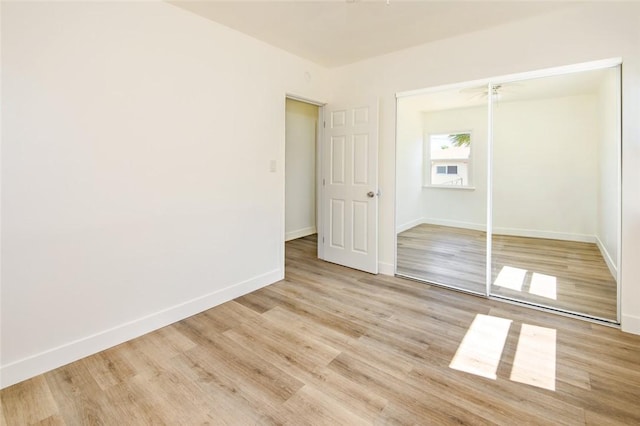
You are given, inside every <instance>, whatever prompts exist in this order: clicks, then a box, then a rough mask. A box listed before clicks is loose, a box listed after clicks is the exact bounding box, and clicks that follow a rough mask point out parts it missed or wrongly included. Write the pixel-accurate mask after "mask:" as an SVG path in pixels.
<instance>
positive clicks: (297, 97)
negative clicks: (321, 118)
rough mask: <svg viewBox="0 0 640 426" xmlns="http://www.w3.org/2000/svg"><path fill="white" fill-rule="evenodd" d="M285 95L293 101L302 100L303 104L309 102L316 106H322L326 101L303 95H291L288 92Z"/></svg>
mask: <svg viewBox="0 0 640 426" xmlns="http://www.w3.org/2000/svg"><path fill="white" fill-rule="evenodd" d="M285 97H286V98H287V99H291V100H293V101H298V102H304V103H305V104H311V105H315V106H318V107H323V106H325V105H326V104H327V103H326V102H320V101H314V100H313V99H309V98H305V97H304V96H298V95H292V94H290V93H286V94H285Z"/></svg>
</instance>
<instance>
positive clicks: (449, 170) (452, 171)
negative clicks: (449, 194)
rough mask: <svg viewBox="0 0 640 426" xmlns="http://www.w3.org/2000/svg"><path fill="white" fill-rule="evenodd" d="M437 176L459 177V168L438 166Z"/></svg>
mask: <svg viewBox="0 0 640 426" xmlns="http://www.w3.org/2000/svg"><path fill="white" fill-rule="evenodd" d="M436 174H439V175H457V174H458V166H436Z"/></svg>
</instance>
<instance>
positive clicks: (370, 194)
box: [367, 191, 376, 198]
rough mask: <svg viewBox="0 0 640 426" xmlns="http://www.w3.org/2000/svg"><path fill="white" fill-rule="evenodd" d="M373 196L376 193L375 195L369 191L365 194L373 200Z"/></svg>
mask: <svg viewBox="0 0 640 426" xmlns="http://www.w3.org/2000/svg"><path fill="white" fill-rule="evenodd" d="M375 196H376V193H375V192H373V191H369V192H367V197H369V198H373V197H375Z"/></svg>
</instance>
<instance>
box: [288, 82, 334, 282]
mask: <svg viewBox="0 0 640 426" xmlns="http://www.w3.org/2000/svg"><path fill="white" fill-rule="evenodd" d="M284 98H285V105H284V111H285V112H286V100H287V99H291V100H293V101H298V102H303V103H306V104H310V105H315V106H317V107H318V126H317V127H316V149H315V151H316V152H315V157H316V158H315V160H316V161H315V163H316V231H317V235H318V244H317V248H316V250H317V257H318V259H322V260H324V246H323V244H322V240H321V238H320V236H321V235H323V229H322V195H323V193H322V190H323V186H322V176H323V170H322V166H323V164H322V141H323V137H324V126H323V123H324V109H325V105H326V104H327V103H326V102H323V101H318V100H314V99H310V98H306V97H304V96H298V95H295V94H292V93H288V92H287V93H285V96H284ZM284 125H285V126H286V118H285V123H284ZM282 145H283V149H282V155H281V158H282V171H283V173H284V171H285V167H286V164H285V160H284V158H285V152H286V151H285V150H286V137H285V138H284V139H283V144H282ZM282 199H283V202H284V203H283V206H282V221H281V222H282V245H281V247H282V252H281V253H280V262H281V265H282V271H283V272H284V264H285V262H284V260H285V253H284V246H285V233H286V230H285V209H286V204H285V203H286V180H285V179H283V184H282Z"/></svg>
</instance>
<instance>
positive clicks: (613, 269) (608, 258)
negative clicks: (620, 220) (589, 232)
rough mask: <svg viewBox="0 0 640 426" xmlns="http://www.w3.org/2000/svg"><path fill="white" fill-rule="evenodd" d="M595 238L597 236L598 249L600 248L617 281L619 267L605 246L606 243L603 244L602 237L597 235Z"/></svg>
mask: <svg viewBox="0 0 640 426" xmlns="http://www.w3.org/2000/svg"><path fill="white" fill-rule="evenodd" d="M594 238H595V243H596V245H597V246H598V249H600V254H601V255H602V257H603V259H604V261H605V263H606V264H607V267H608V268H609V272H611V275H613V276H614V277H615V278H616V281H617V280H618V268H616V264H615V263H614V261H613V259H612V258H611V255H610V254H609V252H608V251H607V249H606V248H605V246H604V244H602V241H600V238H598V236H597V235H596V236H595V237H594Z"/></svg>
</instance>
